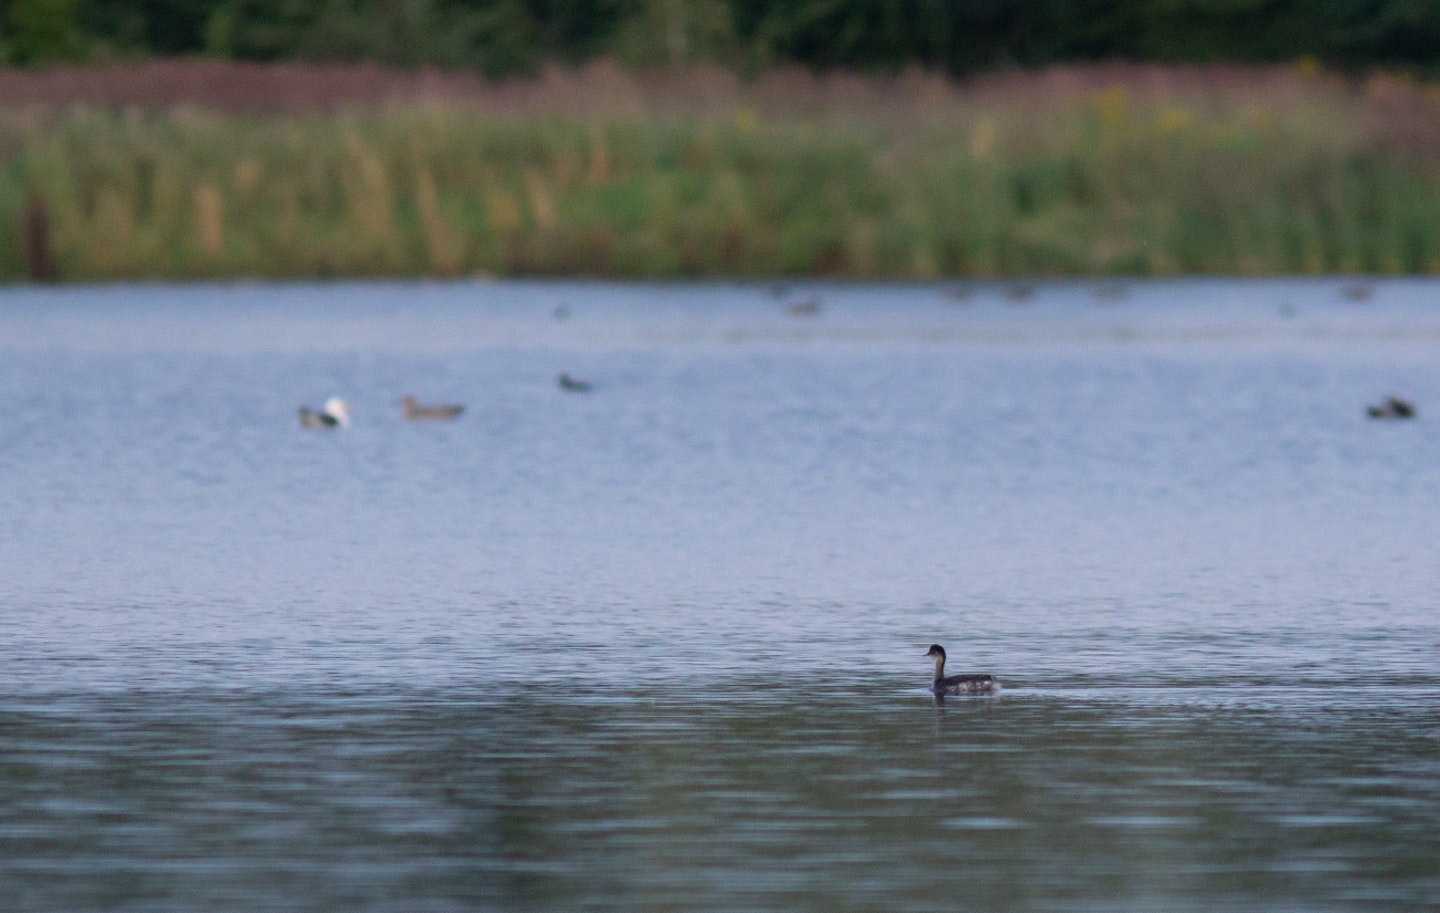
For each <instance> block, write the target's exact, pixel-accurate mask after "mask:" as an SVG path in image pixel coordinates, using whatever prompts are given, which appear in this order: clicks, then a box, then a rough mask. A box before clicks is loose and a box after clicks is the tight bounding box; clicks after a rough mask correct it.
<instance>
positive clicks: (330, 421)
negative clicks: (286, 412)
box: [300, 396, 350, 428]
mask: <svg viewBox="0 0 1440 913" xmlns="http://www.w3.org/2000/svg"><path fill="white" fill-rule="evenodd" d="M349 426H350V404H349V403H347V402H345V400H343V399H341V398H340V397H338V396H332V397H330V398H329V399H327V400H325V405H323V406H321V407H320V410H319V411H318V412H317V411H316V410H314V409H311V408H310V407H309V406H301V407H300V427H301V428H336V427H339V428H348V427H349Z"/></svg>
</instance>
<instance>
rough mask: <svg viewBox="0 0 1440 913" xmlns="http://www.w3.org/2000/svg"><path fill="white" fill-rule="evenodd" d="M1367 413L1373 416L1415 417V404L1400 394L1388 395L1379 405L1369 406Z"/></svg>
mask: <svg viewBox="0 0 1440 913" xmlns="http://www.w3.org/2000/svg"><path fill="white" fill-rule="evenodd" d="M1365 413H1366V414H1367V415H1369V416H1370V417H1371V418H1414V417H1415V404H1414V403H1412V402H1410V401H1409V400H1408V399H1404V398H1402V397H1399V396H1391V397H1388V398H1387V399H1386V400H1385V402H1383V403H1381V404H1380V405H1378V406H1369V407H1367V408H1366V409H1365Z"/></svg>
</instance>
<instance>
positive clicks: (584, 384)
mask: <svg viewBox="0 0 1440 913" xmlns="http://www.w3.org/2000/svg"><path fill="white" fill-rule="evenodd" d="M560 389H561V390H565V391H567V392H570V393H589V392H590V382H589V381H584V380H577V379H576V378H574V377H571V376H570V375H569V374H561V375H560Z"/></svg>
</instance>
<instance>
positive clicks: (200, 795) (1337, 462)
mask: <svg viewBox="0 0 1440 913" xmlns="http://www.w3.org/2000/svg"><path fill="white" fill-rule="evenodd" d="M1356 288H1357V287H1354V286H1351V285H1349V284H1347V283H1344V282H1339V281H1335V282H1330V281H1305V282H1287V281H1277V282H1225V281H1192V282H1177V283H1131V284H1127V285H1106V286H1096V285H1093V284H1083V283H1077V284H1055V285H1051V284H1038V285H1034V286H1020V285H976V286H973V287H963V288H962V287H954V286H938V285H937V286H923V285H903V286H823V285H814V286H810V285H797V286H795V287H793V288H772V287H769V286H764V285H753V286H752V285H735V286H730V285H694V286H690V285H610V284H587V283H553V284H552V283H538V282H537V283H473V282H464V283H453V284H405V283H394V284H335V285H265V284H256V285H236V286H183V287H170V286H115V287H98V288H67V289H27V288H12V289H8V290H0V898H3V901H0V906H3V907H4V909H6V910H13V911H54V910H67V911H91V910H107V911H108V910H145V911H199V910H204V911H251V910H281V911H286V910H295V911H311V910H315V911H319V910H346V911H395V913H409V911H452V910H496V911H504V910H520V911H527V910H534V911H551V910H555V911H560V910H565V911H569V910H580V909H588V910H682V909H684V910H692V909H693V910H707V911H711V910H714V911H721V910H726V911H728V910H734V911H756V910H776V911H782V910H783V911H797V910H799V911H809V910H814V911H827V913H830V911H845V910H877V911H880V910H883V911H898V913H905V911H930V910H941V909H944V910H998V911H1047V913H1048V911H1097V913H1099V911H1137V913H1138V911H1162V910H1166V911H1168V910H1179V911H1188V910H1196V911H1199V910H1206V911H1210V910H1216V909H1233V910H1247V911H1248V910H1258V909H1264V910H1267V911H1302V910H1304V911H1309V910H1327V911H1328V910H1385V911H1396V910H1407V909H1410V910H1418V909H1426V908H1429V909H1433V904H1434V903H1435V898H1436V897H1440V560H1437V557H1440V556H1437V547H1436V546H1437V543H1440V424H1437V420H1436V418H1437V416H1440V307H1437V303H1440V283H1435V282H1428V281H1397V282H1379V283H1374V284H1372V285H1370V286H1366V287H1364V289H1363V292H1364V293H1363V294H1362V293H1360V292H1357V291H1356V290H1355V289H1356ZM1357 299H1358V300H1357ZM810 302H814V303H816V304H818V310H816V312H814V313H803V312H804V311H806V310H811V309H810V308H807V307H795V306H796V305H797V304H801V305H803V304H806V303H810ZM797 310H798V311H800V312H801V313H794V311H797ZM561 372H569V373H571V374H573V375H575V376H577V377H581V378H584V379H585V380H588V381H590V382H591V383H593V385H594V386H593V389H592V390H591V391H590V392H588V393H567V392H564V391H562V390H561V389H560V388H559V386H558V385H557V383H556V377H557V375H558V374H559V373H561ZM407 393H413V394H415V395H417V396H418V397H420V398H421V399H422V400H426V401H437V402H445V401H454V402H463V403H464V404H465V405H466V412H465V413H464V415H463V416H462V417H461V418H460V419H459V420H458V421H455V422H453V423H432V424H415V423H409V424H407V423H406V422H404V421H403V420H402V418H401V414H400V409H399V406H398V405H397V401H398V400H399V398H400V397H401V396H403V395H405V394H407ZM332 394H339V395H342V396H344V397H345V398H346V399H347V400H349V401H350V403H351V404H352V406H353V411H354V419H353V424H352V426H351V427H349V428H344V429H338V430H326V431H315V430H301V429H300V428H299V426H298V423H297V421H296V408H297V407H298V406H300V405H302V404H308V405H311V406H319V404H320V403H321V402H322V401H323V400H324V399H325V398H326V397H327V396H329V395H332ZM1390 394H1402V395H1405V396H1407V397H1410V398H1411V399H1413V400H1414V401H1415V402H1416V404H1417V406H1418V409H1419V415H1418V417H1417V418H1416V419H1415V420H1412V421H1376V420H1371V419H1367V418H1366V416H1365V407H1366V405H1367V404H1370V403H1374V402H1379V401H1381V400H1383V398H1384V397H1386V396H1387V395H1390ZM932 642H939V643H942V644H945V645H946V646H947V647H948V649H949V652H950V657H951V663H950V666H951V669H950V671H967V670H973V671H986V672H993V673H994V674H996V675H997V676H999V677H1000V679H1001V680H1002V681H1003V683H1004V691H1003V692H1002V694H1001V695H999V696H998V697H993V698H950V699H948V700H946V701H945V702H944V703H943V704H937V703H936V702H935V701H934V700H933V699H932V696H931V695H930V693H929V691H928V689H927V685H928V679H929V676H930V673H931V665H930V663H929V661H928V660H926V659H925V658H924V656H923V654H924V652H925V650H926V648H927V647H928V646H929V644H930V643H932Z"/></svg>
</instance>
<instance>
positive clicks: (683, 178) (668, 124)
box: [0, 65, 1440, 280]
mask: <svg viewBox="0 0 1440 913" xmlns="http://www.w3.org/2000/svg"><path fill="white" fill-rule="evenodd" d="M1167 72H1169V74H1170V77H1171V78H1170V81H1169V82H1168V83H1161V82H1157V80H1158V77H1159V75H1160V74H1165V73H1167ZM775 79H777V80H780V81H779V82H774V81H772V82H766V81H763V80H762V81H761V82H758V83H754V84H749V85H746V86H743V87H739V88H734V89H733V91H731V92H730V93H729V94H726V93H714V94H715V98H713V99H712V100H711V101H708V102H705V103H703V104H696V105H692V106H690V107H689V108H688V109H686V110H685V111H684V112H683V113H667V111H668V109H666V108H665V107H664V106H660V105H656V104H652V103H650V102H649V101H647V99H646V98H645V97H642V96H624V97H619V98H616V97H615V96H614V93H613V91H611V90H609V89H604V88H600V89H597V90H596V91H597V97H596V98H595V99H593V100H589V101H587V102H586V103H584V104H582V105H581V106H580V107H581V108H582V109H583V110H584V111H585V112H586V113H584V114H583V115H573V114H572V115H565V114H561V113H556V111H557V110H559V109H560V108H561V107H562V106H561V105H560V103H559V102H556V104H555V105H553V106H551V107H547V106H546V105H545V104H544V103H543V101H542V102H536V103H534V104H533V105H532V106H530V107H520V108H515V109H513V110H504V111H500V110H493V109H489V108H486V107H485V106H484V105H483V104H481V103H479V102H477V101H475V100H473V99H471V100H466V99H458V98H457V99H451V100H444V99H436V100H432V101H430V102H428V103H426V104H423V105H419V106H411V107H408V108H405V107H401V106H394V107H388V108H379V109H369V110H345V111H340V112H332V113H309V114H306V113H269V114H254V113H251V114H231V113H222V112H219V111H216V110H205V109H201V108H190V107H182V108H175V109H169V110H156V111H150V112H146V111H142V110H140V109H131V110H125V111H116V110H104V109H95V108H85V107H74V106H61V107H55V108H44V107H32V108H25V109H13V108H12V109H0V278H4V279H9V280H13V279H17V278H21V277H23V276H25V275H26V274H27V272H28V273H30V274H31V275H36V276H40V277H43V276H45V275H46V274H47V273H50V274H54V275H56V276H57V277H58V278H60V279H64V280H92V279H115V278H138V277H166V278H191V277H237V276H254V277H324V276H339V275H346V276H362V275H468V274H475V273H485V274H493V275H505V276H516V275H557V274H582V275H600V276H624V277H655V276H664V277H678V276H751V277H763V276H776V275H844V276H850V277H895V278H930V277H940V276H994V275H1006V274H1037V275H1056V276H1058V275H1108V274H1116V275H1118V274H1126V275H1178V274H1195V273H1214V274H1242V275H1261V274H1290V273H1335V272H1338V273H1361V272H1364V273H1379V274H1401V273H1433V272H1440V152H1437V150H1440V97H1437V91H1436V90H1435V89H1434V88H1431V87H1425V86H1421V85H1417V84H1412V83H1410V82H1407V81H1403V80H1396V79H1385V78H1374V79H1371V80H1369V81H1367V82H1366V83H1364V84H1359V85H1356V84H1351V83H1349V82H1346V81H1344V80H1341V79H1339V78H1337V77H1332V76H1329V75H1326V74H1324V73H1323V72H1319V71H1317V70H1315V69H1314V68H1313V67H1312V66H1309V65H1306V66H1302V67H1298V68H1288V69H1284V70H1276V69H1268V70H1242V69H1234V68H1230V69H1214V68H1206V69H1204V70H1196V71H1192V72H1188V73H1174V72H1171V71H1164V70H1158V69H1153V68H1152V69H1139V70H1137V69H1124V68H1121V69H1113V70H1081V71H1057V72H1055V73H1051V74H1038V75H1029V76H1025V75H1019V74H1016V75H1012V76H1010V77H1006V78H1004V79H992V80H989V81H982V82H977V83H974V84H970V85H967V86H956V85H954V84H950V83H947V82H945V81H943V80H939V79H935V78H928V77H919V76H914V77H907V78H903V79H898V80H890V81H878V82H877V81H872V82H868V83H865V82H859V81H852V82H849V83H843V84H837V83H834V82H833V81H824V80H815V79H814V78H812V77H801V76H798V75H796V74H791V75H789V76H787V77H784V78H783V79H782V78H781V77H779V76H777V77H775ZM786 79H788V80H789V81H788V82H786V81H785V80H786ZM804 80H809V81H804ZM588 81H589V82H592V83H600V82H603V80H602V79H600V78H599V77H597V76H593V74H592V78H589V79H588ZM1167 85H1168V86H1169V87H1168V88H1167ZM537 91H538V90H537ZM556 91H559V92H561V94H567V93H571V92H573V86H572V87H569V88H563V89H560V90H556ZM607 93H608V94H607ZM826 93H828V94H826ZM800 96H803V97H805V98H808V99H811V101H810V102H808V103H807V104H805V105H803V106H795V105H794V104H793V103H791V106H790V107H786V105H785V104H784V103H780V102H774V101H764V100H765V99H775V98H787V97H789V98H793V97H800ZM816 99H818V100H816ZM567 103H568V104H570V105H571V108H570V109H568V110H573V109H574V108H575V102H574V100H573V99H570V100H569V101H568V102H567ZM37 235H38V236H39V238H38V240H37ZM37 251H38V253H37ZM37 257H38V258H39V259H40V260H42V261H44V262H41V263H39V264H37V262H36V260H37Z"/></svg>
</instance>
